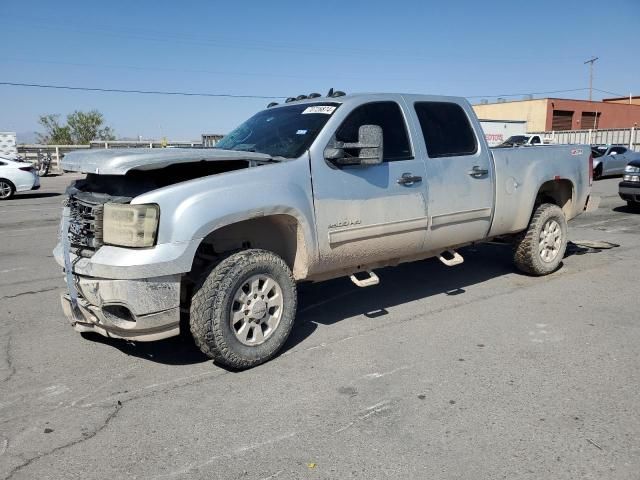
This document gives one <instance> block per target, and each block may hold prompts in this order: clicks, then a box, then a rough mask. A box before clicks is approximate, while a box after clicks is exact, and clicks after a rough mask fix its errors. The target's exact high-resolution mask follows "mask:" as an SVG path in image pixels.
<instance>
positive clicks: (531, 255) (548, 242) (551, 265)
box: [513, 203, 567, 275]
mask: <svg viewBox="0 0 640 480" xmlns="http://www.w3.org/2000/svg"><path fill="white" fill-rule="evenodd" d="M566 249H567V219H566V218H565V216H564V212H563V211H562V209H561V208H560V207H558V206H557V205H553V204H551V203H543V204H542V205H540V206H539V207H538V208H536V210H535V212H534V213H533V216H532V217H531V221H530V222H529V227H528V228H527V230H525V231H524V232H522V233H521V234H519V235H518V236H517V237H516V239H515V245H514V255H513V258H514V262H515V264H516V267H518V269H519V270H521V271H523V272H525V273H528V274H530V275H547V274H549V273H551V272H553V271H555V270H556V269H557V268H558V266H559V265H560V262H562V259H563V257H564V253H565V251H566Z"/></svg>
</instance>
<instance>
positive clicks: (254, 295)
mask: <svg viewBox="0 0 640 480" xmlns="http://www.w3.org/2000/svg"><path fill="white" fill-rule="evenodd" d="M283 308H284V299H283V298H282V288H280V285H279V284H278V282H276V281H275V280H274V279H273V278H272V277H270V276H269V275H266V274H260V275H254V276H252V277H249V278H248V279H247V280H245V281H244V282H242V284H241V285H240V286H239V287H238V289H237V290H236V292H235V293H234V295H233V302H232V304H231V313H230V315H229V324H230V326H231V331H232V332H233V334H234V335H235V336H236V338H237V339H238V341H239V342H240V343H242V344H243V345H249V346H255V345H260V344H261V343H264V342H265V341H266V340H267V339H268V338H269V337H270V336H271V335H273V332H275V331H276V329H277V328H278V325H279V324H280V319H281V318H282V311H283Z"/></svg>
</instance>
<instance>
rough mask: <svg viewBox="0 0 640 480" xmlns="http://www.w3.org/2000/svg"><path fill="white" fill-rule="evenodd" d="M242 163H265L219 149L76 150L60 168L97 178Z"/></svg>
mask: <svg viewBox="0 0 640 480" xmlns="http://www.w3.org/2000/svg"><path fill="white" fill-rule="evenodd" d="M230 160H245V161H248V162H249V161H256V162H268V161H269V160H272V157H271V156H270V155H267V154H265V153H255V152H243V151H237V150H220V149H215V148H206V149H197V148H131V149H111V150H108V149H105V150H78V151H75V152H70V153H67V154H66V155H65V156H64V158H63V159H62V161H61V162H60V163H61V165H62V169H63V170H65V171H71V172H81V173H96V174H99V175H125V174H126V173H127V172H128V171H130V170H157V169H160V168H164V167H168V166H170V165H175V164H179V163H194V162H219V161H230Z"/></svg>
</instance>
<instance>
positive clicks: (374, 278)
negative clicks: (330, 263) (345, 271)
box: [349, 270, 380, 288]
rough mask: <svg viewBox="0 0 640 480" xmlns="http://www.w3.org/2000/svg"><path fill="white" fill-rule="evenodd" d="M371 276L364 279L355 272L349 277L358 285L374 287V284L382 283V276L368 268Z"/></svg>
mask: <svg viewBox="0 0 640 480" xmlns="http://www.w3.org/2000/svg"><path fill="white" fill-rule="evenodd" d="M367 273H368V274H369V278H365V279H364V280H360V279H359V278H357V277H356V276H355V274H351V276H350V277H349V278H350V279H351V281H352V282H353V283H355V284H356V285H357V286H358V287H361V288H365V287H373V286H374V285H378V284H379V283H380V278H378V276H377V275H376V274H375V273H373V272H372V271H371V270H368V271H367Z"/></svg>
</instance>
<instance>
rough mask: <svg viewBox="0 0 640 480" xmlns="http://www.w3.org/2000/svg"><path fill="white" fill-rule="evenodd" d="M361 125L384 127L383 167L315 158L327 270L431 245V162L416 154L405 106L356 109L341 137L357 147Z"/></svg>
mask: <svg viewBox="0 0 640 480" xmlns="http://www.w3.org/2000/svg"><path fill="white" fill-rule="evenodd" d="M398 100H399V101H400V99H398ZM361 125H378V126H380V127H381V128H382V133H383V152H384V153H383V162H382V163H380V164H376V165H368V166H365V165H353V166H351V165H350V166H340V167H338V166H337V165H335V164H333V163H331V162H329V161H328V160H325V159H324V158H312V162H311V168H312V179H313V192H314V200H315V214H316V228H317V237H318V244H319V250H320V259H321V264H322V270H323V271H335V270H343V269H344V270H348V269H353V270H354V271H355V270H356V269H357V268H358V266H360V265H366V264H372V263H375V262H377V261H384V260H388V259H394V258H401V257H405V256H408V255H411V254H415V253H418V252H420V251H421V250H422V248H423V246H424V241H425V238H426V228H427V226H428V222H427V212H426V177H425V174H426V172H425V164H424V161H423V160H422V159H421V158H420V159H417V158H415V157H414V150H413V148H412V146H411V142H410V140H409V138H410V137H409V130H408V128H407V122H406V120H405V115H404V112H403V111H402V108H401V107H400V104H399V103H398V102H395V101H381V102H371V103H366V104H363V105H361V106H358V107H356V108H354V110H352V111H351V113H349V115H348V116H347V117H346V118H345V120H344V121H343V122H342V123H341V125H340V126H339V127H338V129H337V130H336V132H335V136H334V139H335V140H337V141H341V142H347V143H352V142H357V141H358V138H357V136H358V130H359V127H360V126H361ZM409 177H411V181H408V180H407V179H408V178H409Z"/></svg>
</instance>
